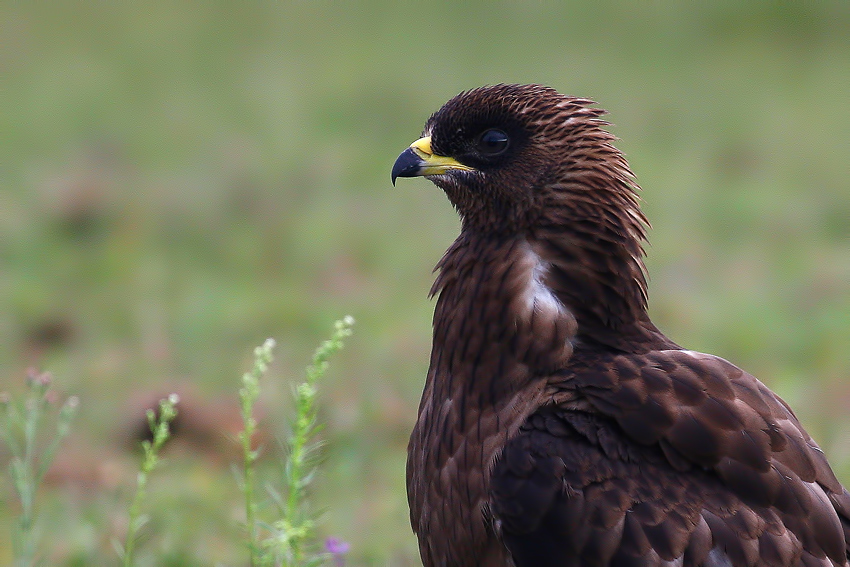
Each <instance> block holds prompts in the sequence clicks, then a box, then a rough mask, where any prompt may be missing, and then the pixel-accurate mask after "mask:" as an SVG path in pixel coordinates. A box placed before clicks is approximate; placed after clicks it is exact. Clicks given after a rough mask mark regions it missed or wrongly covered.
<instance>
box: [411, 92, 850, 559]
mask: <svg viewBox="0 0 850 567" xmlns="http://www.w3.org/2000/svg"><path fill="white" fill-rule="evenodd" d="M592 104H593V102H592V101H590V100H587V99H580V98H573V97H566V96H563V95H561V94H559V93H557V92H556V91H554V90H552V89H549V88H547V87H541V86H537V85H496V86H493V87H484V88H481V89H475V90H472V91H468V92H465V93H461V94H460V95H458V96H457V97H455V98H453V99H452V100H450V101H449V102H448V103H446V105H445V106H443V108H441V109H440V110H439V111H437V112H436V113H435V114H434V115H433V116H432V117H431V118H430V119H429V120H428V122H427V123H426V125H425V132H424V135H426V136H430V145H431V149H432V150H433V153H434V155H436V156H445V157H446V158H452V159H454V160H455V161H456V162H458V163H460V164H463V167H459V168H455V169H450V170H448V171H446V172H445V173H441V174H438V175H432V176H431V177H430V179H431V180H432V181H433V182H434V183H435V184H436V185H438V186H439V187H440V188H442V189H443V190H444V191H445V192H446V195H447V196H448V198H449V200H450V201H451V202H452V204H453V205H454V206H455V207H456V209H457V210H458V212H459V214H460V216H461V219H462V230H461V234H460V235H459V236H458V238H457V240H456V241H455V242H454V244H453V245H452V246H451V247H450V248H449V250H448V251H447V252H446V254H445V256H444V257H443V258H442V259H441V260H440V262H439V263H438V265H437V269H438V270H439V273H438V275H437V278H436V281H435V282H434V286H433V288H432V290H431V293H432V295H435V296H437V302H436V308H435V313H434V337H433V349H432V352H431V363H430V369H429V372H428V376H427V379H426V383H425V389H424V392H423V396H422V402H421V404H420V408H419V417H418V420H417V423H416V426H415V428H414V431H413V433H412V435H411V441H410V446H409V452H408V496H409V501H410V509H411V522H412V525H413V529H414V531H415V532H416V533H417V535H418V537H419V544H420V551H421V554H422V560H423V563H424V565H425V566H426V567H431V566H437V565H440V566H443V565H445V566H458V567H460V566H473V565H483V566H507V565H515V566H517V567H525V566H529V565H535V566H546V565H552V566H554V565H559V566H576V567H579V566H580V567H585V566H596V565H598V566H609V565H610V566H616V567H626V566H632V565H633V566H646V567H650V566H651V567H654V566H662V565H663V566H666V567H680V566H681V567H686V566H687V567H690V566H694V567H696V566H705V567H756V566H766V567H792V566H793V567H798V566H816V565H817V566H824V567H826V566H832V567H850V565H848V552H849V551H848V550H850V544H848V541H850V495H848V493H847V491H846V490H845V489H844V488H843V487H842V486H841V484H840V483H839V482H838V480H837V479H836V478H835V475H834V474H833V473H832V471H831V469H830V467H829V464H828V462H827V460H826V458H825V456H824V455H823V452H822V451H821V450H820V449H819V448H818V446H817V445H816V444H815V443H814V441H812V439H811V438H810V437H809V436H808V434H807V433H806V432H805V430H804V429H803V428H802V426H801V425H800V423H799V421H798V420H797V418H796V417H795V416H794V414H793V412H792V411H791V410H790V408H788V406H787V405H786V404H785V403H784V402H783V401H782V400H781V399H779V398H778V397H777V396H776V395H775V394H773V393H772V392H771V391H770V390H769V389H768V388H767V387H765V386H764V385H763V384H762V383H761V382H759V381H758V380H757V379H756V378H754V377H753V376H751V375H749V374H747V373H746V372H744V371H742V370H740V369H738V368H737V367H735V366H734V365H732V364H730V363H729V362H727V361H725V360H723V359H721V358H718V357H715V356H711V355H706V354H701V353H695V352H691V351H686V350H683V349H681V348H680V347H679V346H678V345H676V344H675V343H674V342H672V341H671V340H670V339H668V338H667V337H665V336H664V335H663V334H662V333H661V332H660V331H659V330H658V329H657V328H656V327H655V326H654V325H653V324H652V322H651V321H650V319H649V316H648V315H647V311H646V308H647V287H646V275H645V268H644V264H643V254H644V247H643V245H644V242H645V239H646V230H647V227H648V222H647V220H646V218H645V217H644V215H643V213H642V212H641V210H640V207H639V200H638V197H637V190H638V186H637V184H636V183H635V180H634V176H633V175H632V173H631V171H630V170H629V167H628V164H627V163H626V160H625V159H624V157H623V155H622V154H621V153H620V152H619V151H618V150H617V149H616V148H615V147H614V146H613V142H614V140H615V138H614V137H613V136H612V135H611V134H609V133H608V132H606V131H605V130H604V129H603V127H604V126H605V125H606V122H604V121H603V120H602V119H601V118H600V117H601V116H602V115H603V114H604V111H602V110H600V109H598V108H594V107H592V106H591V105H592ZM490 129H496V132H497V133H499V135H498V136H496V138H495V139H497V140H498V139H501V138H502V137H503V138H504V139H506V140H508V142H507V143H506V145H503V146H501V149H499V148H496V150H497V151H491V150H492V148H488V147H487V146H486V145H482V143H481V140H483V139H484V138H483V135H484V133H486V132H488V131H489V130H490ZM403 155H404V154H403ZM400 161H401V158H400ZM405 167H407V164H406V163H405ZM403 170H404V171H408V170H407V169H403ZM395 171H396V170H394V172H395Z"/></svg>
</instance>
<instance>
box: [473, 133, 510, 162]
mask: <svg viewBox="0 0 850 567" xmlns="http://www.w3.org/2000/svg"><path fill="white" fill-rule="evenodd" d="M509 143H510V139H509V138H508V135H507V134H505V133H504V132H503V131H502V130H499V129H498V128H490V129H489V130H484V133H482V134H481V136H480V137H479V138H478V151H479V152H481V153H482V154H484V155H485V156H497V155H499V154H501V153H502V152H504V151H505V150H507V149H508V144H509Z"/></svg>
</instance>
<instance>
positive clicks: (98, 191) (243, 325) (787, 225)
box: [0, 0, 850, 565]
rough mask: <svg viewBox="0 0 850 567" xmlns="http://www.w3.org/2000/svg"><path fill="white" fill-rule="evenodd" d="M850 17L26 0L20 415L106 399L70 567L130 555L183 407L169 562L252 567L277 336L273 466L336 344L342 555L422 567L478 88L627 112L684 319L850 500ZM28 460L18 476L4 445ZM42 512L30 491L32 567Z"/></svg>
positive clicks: (153, 535)
mask: <svg viewBox="0 0 850 567" xmlns="http://www.w3.org/2000/svg"><path fill="white" fill-rule="evenodd" d="M848 29H850V3H848V2H846V1H844V0H834V1H829V0H824V1H822V2H747V3H742V2H737V1H719V2H705V3H697V2H663V1H638V2H630V3H569V2H564V3H556V2H546V3H543V2H516V1H514V2H487V3H483V2H465V3H462V4H460V3H454V2H446V3H442V2H439V1H437V2H430V3H425V4H413V3H406V2H364V3H331V2H322V1H319V2H274V3H272V2H262V3H259V2H258V3H238V4H237V3H228V2H210V3H168V2H149V3H143V4H136V3H133V4H130V3H109V2H93V3H85V2H47V3H26V2H3V3H0V82H2V88H0V108H2V110H0V391H3V390H5V391H9V392H11V393H13V394H15V395H18V394H20V393H21V392H22V390H23V384H24V376H25V374H26V369H27V368H28V367H31V366H35V367H38V368H40V369H43V370H49V371H51V372H52V373H53V375H54V383H55V388H57V389H58V390H59V391H61V392H62V393H64V394H67V395H70V394H74V395H77V396H79V397H80V400H81V409H80V415H79V418H78V419H77V422H76V423H75V426H74V431H73V433H72V435H71V437H70V438H69V440H68V441H67V442H66V443H65V445H64V446H63V448H62V451H61V452H60V454H59V456H58V457H57V462H56V465H55V466H54V469H53V470H52V471H51V473H50V475H49V477H48V482H49V486H48V487H47V490H46V491H45V492H43V493H42V495H41V499H40V500H39V506H40V509H41V514H42V520H43V521H42V524H41V537H42V543H43V545H42V548H43V549H44V551H45V553H46V559H47V564H50V565H112V564H115V563H116V562H117V560H116V556H115V555H114V552H113V551H112V548H111V546H110V543H109V542H110V539H111V538H113V537H119V538H121V537H123V531H124V530H125V529H126V525H124V524H122V522H124V523H126V519H125V516H126V510H127V507H128V502H129V499H130V498H131V496H132V490H133V488H134V482H135V472H134V471H135V470H136V467H137V463H138V454H137V453H134V452H133V451H132V449H131V447H132V445H133V443H134V441H135V440H137V438H138V435H139V431H140V429H141V428H143V423H144V422H143V417H142V416H143V411H144V408H145V407H147V404H149V403H151V400H155V399H157V397H159V396H162V395H164V394H167V393H169V392H171V391H175V390H176V391H178V392H180V393H181V394H182V395H183V400H184V409H185V413H184V416H185V418H186V421H184V422H183V427H184V429H183V431H178V435H177V439H176V440H175V442H174V443H173V444H172V445H171V446H170V447H169V448H168V450H167V451H166V457H167V461H166V464H165V465H164V466H163V467H162V468H161V469H159V470H158V471H157V472H156V473H155V475H154V477H153V478H152V480H151V487H150V491H151V495H150V498H151V499H150V500H149V502H148V506H147V508H148V510H147V511H148V512H150V513H151V515H152V520H151V524H150V525H149V526H147V528H146V531H145V533H146V536H145V538H144V539H143V541H142V542H141V543H140V546H141V547H140V548H139V552H138V553H139V554H140V556H139V564H140V565H214V564H218V565H240V564H245V562H246V560H245V557H246V554H245V552H244V548H243V545H242V543H241V535H242V534H241V532H240V528H239V523H238V522H239V521H240V519H241V518H242V517H243V513H242V511H241V507H240V494H239V491H238V488H237V486H236V483H235V482H234V479H233V476H232V474H231V471H230V463H231V462H234V461H235V460H236V459H237V453H236V446H235V444H234V443H233V442H232V441H231V440H230V438H231V437H232V435H233V432H235V431H236V430H237V429H238V427H239V425H238V409H237V401H236V400H237V397H236V396H237V395H236V392H237V389H238V387H239V377H240V376H241V373H242V372H244V371H245V370H247V369H248V367H249V365H250V353H251V350H252V349H253V347H254V346H256V345H258V344H260V343H261V342H262V340H263V339H265V338H266V337H274V338H276V339H277V341H278V344H279V346H278V349H277V351H276V354H277V359H276V361H275V363H274V365H273V367H272V369H271V372H270V375H269V377H268V378H267V379H266V381H265V382H263V383H262V385H261V386H262V388H263V395H262V408H261V411H262V412H263V415H264V416H265V418H264V421H263V428H264V432H265V435H266V438H265V443H266V447H267V449H266V458H265V460H264V465H263V466H264V470H263V474H264V475H266V474H267V473H268V476H267V478H274V475H275V474H276V470H275V469H276V467H277V466H278V465H277V462H278V456H277V455H276V453H277V452H278V451H277V449H276V446H277V441H276V438H277V437H279V436H280V435H281V434H282V432H284V431H285V427H286V419H287V416H288V415H289V414H290V411H291V405H290V402H289V399H290V385H291V384H292V383H293V382H294V381H296V380H300V379H301V378H302V376H303V368H304V366H306V364H307V363H308V361H309V358H310V356H311V353H312V351H313V349H314V348H315V346H316V345H317V344H318V342H319V341H320V340H322V339H324V338H326V337H327V336H328V334H329V333H330V331H331V328H332V323H333V321H334V320H335V319H338V318H340V317H342V316H343V315H346V314H351V315H353V316H354V317H355V318H356V319H357V326H356V329H355V334H354V336H353V337H352V338H350V339H349V340H348V341H347V344H346V348H345V350H344V351H343V352H342V353H340V355H338V356H337V357H336V358H335V359H334V360H333V361H332V367H331V370H330V372H329V374H328V376H327V378H326V379H325V382H324V383H323V384H322V385H321V394H320V404H321V409H320V416H321V418H322V419H323V420H324V421H325V422H326V423H327V425H326V428H325V430H324V432H323V438H324V439H325V440H326V442H327V446H326V461H325V465H324V467H323V471H322V474H321V476H320V477H319V478H318V480H317V481H316V483H315V485H314V488H315V492H314V496H315V501H316V505H317V506H318V507H319V508H325V509H326V510H327V512H326V514H325V516H324V521H323V522H322V524H321V525H320V531H321V533H322V534H323V535H329V536H330V535H332V536H335V537H337V538H340V539H343V540H345V541H347V542H349V543H351V552H350V554H349V557H348V564H349V565H416V564H418V562H419V560H418V553H417V551H416V545H415V539H414V537H413V535H412V533H411V531H410V528H409V523H408V517H407V503H406V497H405V495H404V462H405V449H406V444H407V437H408V434H409V431H410V429H411V427H412V425H413V421H414V419H415V415H416V408H417V404H418V401H419V395H420V392H421V388H422V383H423V379H424V375H425V371H426V367H427V362H428V353H429V349H430V323H431V311H432V308H433V303H432V302H431V301H429V300H428V298H427V292H428V289H429V286H430V284H431V281H432V274H431V269H432V267H433V265H434V264H435V263H436V261H437V260H438V259H439V257H440V255H441V254H442V252H443V251H444V250H445V248H446V247H447V246H448V245H449V244H450V243H451V241H452V240H453V239H454V237H455V235H456V233H457V231H458V221H457V218H456V216H455V213H454V211H453V210H452V208H451V206H450V205H449V204H448V202H447V201H446V199H445V197H444V195H442V194H441V193H440V192H439V191H438V190H437V189H436V188H434V187H433V186H432V185H431V184H430V183H428V182H427V181H425V180H421V179H419V180H413V181H404V182H402V183H399V184H398V186H397V187H396V188H393V187H392V186H391V185H390V179H389V172H390V168H391V167H392V164H393V161H394V160H395V158H396V156H397V155H398V154H399V152H401V151H402V150H403V149H404V148H405V147H407V145H408V144H409V143H410V142H411V141H413V140H414V139H416V138H417V137H418V135H419V133H420V131H421V128H422V125H423V123H424V121H425V120H426V118H427V117H428V116H429V115H430V113H431V112H433V111H435V110H436V109H437V108H439V106H440V105H441V104H442V103H443V102H445V101H446V100H447V99H448V98H450V97H451V96H453V95H454V94H456V93H458V92H459V91H461V90H465V89H468V88H472V87H475V86H479V85H482V84H488V83H489V84H492V83H497V82H538V83H544V84H548V85H550V86H553V87H555V88H557V89H558V90H560V91H561V92H564V93H567V94H574V95H579V96H586V97H591V98H593V99H594V100H596V101H598V103H599V104H600V106H602V107H603V108H607V109H609V110H610V111H611V114H610V116H609V119H610V120H611V121H612V122H613V123H614V126H613V127H612V130H613V132H614V133H616V134H617V135H618V136H619V137H620V138H622V141H621V142H620V143H619V146H620V148H621V149H622V150H624V151H625V152H626V154H627V156H628V158H629V160H630V162H631V165H632V168H633V169H634V171H635V173H636V174H637V176H638V181H639V182H640V183H641V185H642V186H643V189H644V190H643V194H642V196H643V199H644V208H645V211H646V212H647V214H648V216H649V218H650V219H651V221H652V222H653V225H654V228H653V230H652V232H651V243H652V244H651V247H650V248H649V249H648V254H649V256H648V260H647V264H648V267H649V272H650V277H651V281H650V304H651V306H652V314H653V318H654V319H655V321H656V323H657V324H658V326H659V327H661V328H662V329H663V330H665V331H666V332H667V333H668V335H669V336H671V338H673V339H674V340H676V341H677V342H679V343H680V344H683V345H686V346H687V347H689V348H692V349H695V350H702V351H707V352H711V353H714V354H717V355H720V356H722V357H724V358H727V359H729V360H731V361H733V362H734V363H736V364H738V365H740V366H742V367H743V368H745V369H747V370H748V371H750V372H751V373H753V374H755V375H756V376H757V377H759V378H760V379H761V380H762V381H764V382H766V383H767V384H768V385H769V386H770V387H771V388H773V389H775V390H776V391H777V392H779V393H780V395H782V396H783V397H784V398H785V399H786V400H787V401H788V402H789V403H790V404H791V405H792V406H793V407H794V408H795V410H796V411H797V413H798V415H799V417H800V419H801V421H802V422H803V424H804V425H805V426H806V427H807V428H808V430H809V432H810V433H811V434H812V435H813V436H814V437H815V438H816V439H817V440H818V441H819V442H820V444H821V446H822V447H823V448H824V450H825V451H826V453H827V454H828V455H829V457H830V460H831V462H832V463H833V464H834V466H835V468H836V470H837V472H838V474H839V477H840V478H842V480H843V481H844V482H845V483H848V482H850V409H848V408H850V175H848V173H850V170H848V162H850V33H848V31H847V30H848ZM0 457H2V455H0ZM10 506H12V504H11V490H10V488H9V487H8V485H6V484H4V485H2V494H0V550H3V551H0V564H6V563H8V562H9V561H10V560H11V559H10V555H9V551H7V550H9V541H8V537H9V536H8V533H9V529H8V528H9V523H10V520H9V511H10Z"/></svg>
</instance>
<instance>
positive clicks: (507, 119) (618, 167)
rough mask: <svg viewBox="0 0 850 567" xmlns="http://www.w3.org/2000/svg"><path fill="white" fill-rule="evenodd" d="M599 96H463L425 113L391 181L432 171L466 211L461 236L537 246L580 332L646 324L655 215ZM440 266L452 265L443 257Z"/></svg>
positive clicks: (547, 279) (495, 90) (523, 89)
mask: <svg viewBox="0 0 850 567" xmlns="http://www.w3.org/2000/svg"><path fill="white" fill-rule="evenodd" d="M593 104H594V103H593V101H591V100H587V99H581V98H575V97H569V96H564V95H562V94H559V93H558V92H557V91H555V90H553V89H551V88H548V87H543V86H539V85H495V86H488V87H482V88H478V89H473V90H470V91H467V92H464V93H461V94H459V95H457V96H456V97H454V98H453V99H451V100H450V101H449V102H447V103H446V104H445V105H444V106H443V107H442V108H441V109H440V110H438V111H437V112H436V113H434V114H433V115H432V116H431V118H429V119H428V122H427V123H426V124H425V130H424V132H423V136H422V138H420V139H419V140H417V141H415V142H414V143H413V144H411V145H410V147H409V148H407V149H406V150H405V151H404V152H402V154H401V155H400V156H399V157H398V160H397V161H396V162H395V165H394V167H393V171H392V178H393V182H395V180H396V178H398V177H415V176H425V177H427V178H428V179H430V180H431V181H433V182H434V183H435V184H436V185H437V186H439V187H440V188H442V189H443V190H444V191H445V192H446V194H447V195H448V197H449V200H450V201H451V202H452V203H453V204H454V206H455V207H456V208H457V210H458V212H459V213H460V216H461V218H462V223H463V227H462V236H461V238H462V239H463V238H467V239H468V238H474V237H476V236H477V237H483V238H485V239H487V240H486V241H487V242H489V243H491V244H492V243H498V242H515V241H517V240H518V239H520V240H524V241H525V242H527V243H528V244H529V245H531V247H532V248H533V250H534V252H535V254H537V256H538V257H539V259H540V266H542V268H541V272H540V273H545V276H542V281H543V284H544V285H545V286H546V287H548V288H549V289H551V290H552V291H553V292H554V293H555V295H556V296H557V297H558V299H559V301H561V302H562V303H563V304H564V305H566V306H568V308H569V309H570V310H571V312H572V313H573V314H574V315H576V316H577V317H578V319H579V326H580V328H581V332H582V333H584V334H594V333H595V334H596V335H599V336H600V337H602V339H604V338H605V337H609V336H610V333H609V330H610V329H611V328H617V329H625V328H627V327H629V326H630V325H632V326H634V324H635V323H636V322H638V323H639V325H642V327H641V328H644V327H646V328H648V327H647V325H644V322H646V321H648V318H647V315H646V295H647V294H646V276H645V268H644V264H643V254H644V250H643V242H644V241H645V239H646V229H647V227H648V225H649V223H648V222H647V220H646V217H645V216H644V215H643V213H642V212H641V210H640V206H639V200H638V196H637V190H638V186H637V184H636V183H635V180H634V176H633V175H632V173H631V171H630V170H629V166H628V164H627V163H626V160H625V158H624V157H623V154H622V153H621V152H620V151H619V150H617V149H616V148H615V147H614V145H613V142H614V141H615V140H616V138H615V137H614V136H613V135H612V134H610V133H609V132H607V131H606V130H605V129H604V126H605V125H606V124H607V122H605V121H604V120H602V119H601V118H600V116H602V115H603V114H605V111H604V110H601V109H599V108H594V107H593V106H592V105H593ZM440 267H441V270H446V269H447V265H446V260H445V259H444V260H443V261H442V262H441V264H440ZM544 268H545V269H544ZM448 279H449V276H446V277H443V278H441V279H438V282H437V284H435V286H436V287H435V289H441V285H442V283H441V282H443V281H446V280H448ZM602 339H598V341H601V340H602Z"/></svg>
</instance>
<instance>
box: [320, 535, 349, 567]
mask: <svg viewBox="0 0 850 567" xmlns="http://www.w3.org/2000/svg"><path fill="white" fill-rule="evenodd" d="M349 549H351V544H349V543H348V542H346V541H342V540H341V539H337V538H335V537H329V538H328V539H326V540H325V550H326V551H327V552H328V553H330V554H331V556H332V557H333V560H334V565H336V567H343V565H345V554H346V553H348V550H349Z"/></svg>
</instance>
